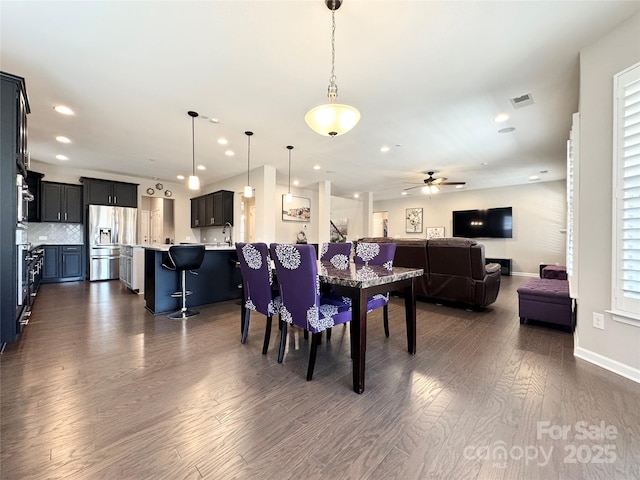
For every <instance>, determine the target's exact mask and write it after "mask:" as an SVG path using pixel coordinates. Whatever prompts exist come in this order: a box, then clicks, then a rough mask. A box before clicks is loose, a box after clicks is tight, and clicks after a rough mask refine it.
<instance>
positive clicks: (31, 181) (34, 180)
mask: <svg viewBox="0 0 640 480" xmlns="http://www.w3.org/2000/svg"><path fill="white" fill-rule="evenodd" d="M42 177H44V174H43V173H38V172H32V171H29V172H28V173H27V186H28V187H29V192H31V194H32V195H33V201H32V202H29V204H28V205H29V212H28V217H27V220H28V221H29V222H40V221H42V213H41V212H42V209H41V207H42V188H41V185H42Z"/></svg>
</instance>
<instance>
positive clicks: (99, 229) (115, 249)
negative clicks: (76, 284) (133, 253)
mask: <svg viewBox="0 0 640 480" xmlns="http://www.w3.org/2000/svg"><path fill="white" fill-rule="evenodd" d="M137 217H138V210H137V209H136V208H128V207H107V206H103V205H89V238H88V241H87V243H89V245H90V247H89V257H90V261H89V280H91V281H93V280H111V279H116V278H118V276H119V274H120V271H119V270H120V246H121V245H135V244H136V229H137Z"/></svg>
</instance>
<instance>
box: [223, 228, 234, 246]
mask: <svg viewBox="0 0 640 480" xmlns="http://www.w3.org/2000/svg"><path fill="white" fill-rule="evenodd" d="M227 225H229V236H228V237H225V239H224V241H225V242H227V244H228V245H229V246H230V247H232V246H233V240H231V233H232V231H233V226H232V225H231V224H230V223H229V222H225V224H224V226H223V227H222V233H223V234H224V233H225V231H226V229H227Z"/></svg>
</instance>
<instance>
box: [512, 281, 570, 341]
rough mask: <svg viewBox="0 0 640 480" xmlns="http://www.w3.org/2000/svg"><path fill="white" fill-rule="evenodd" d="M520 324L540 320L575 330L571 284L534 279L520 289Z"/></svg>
mask: <svg viewBox="0 0 640 480" xmlns="http://www.w3.org/2000/svg"><path fill="white" fill-rule="evenodd" d="M518 306H519V316H520V323H521V324H522V323H524V322H525V320H527V319H529V320H539V321H542V322H548V323H553V324H556V325H562V326H566V327H568V328H569V329H570V330H571V331H573V329H574V328H575V321H574V316H573V308H572V300H571V297H570V296H569V282H568V281H567V280H556V279H549V278H532V279H530V280H529V281H527V283H525V284H524V285H522V286H521V287H520V288H518Z"/></svg>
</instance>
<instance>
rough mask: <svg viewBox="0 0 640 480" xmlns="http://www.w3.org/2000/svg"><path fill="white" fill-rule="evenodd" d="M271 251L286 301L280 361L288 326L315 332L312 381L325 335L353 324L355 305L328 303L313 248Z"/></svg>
mask: <svg viewBox="0 0 640 480" xmlns="http://www.w3.org/2000/svg"><path fill="white" fill-rule="evenodd" d="M270 250H271V257H272V258H273V261H274V263H275V266H276V275H277V276H278V284H279V286H280V298H281V302H282V303H281V306H280V319H281V320H282V333H281V340H280V352H279V354H278V362H279V363H281V362H282V359H283V358H284V350H285V346H286V341H287V326H288V325H296V326H298V327H300V328H303V329H304V330H306V331H309V332H311V334H312V336H311V351H310V353H309V366H308V368H307V380H311V378H312V377H313V368H314V366H315V362H316V352H317V349H318V344H319V343H320V339H321V336H322V332H323V331H324V330H326V329H328V328H331V327H333V326H335V325H340V324H341V323H346V322H349V321H351V306H350V305H349V304H347V303H345V302H337V301H335V299H334V301H333V302H331V303H328V302H327V301H326V299H325V298H324V296H323V295H321V294H320V280H319V278H318V264H317V261H316V258H317V257H316V251H315V249H314V248H313V246H312V245H298V244H296V245H292V244H285V243H272V244H271V246H270Z"/></svg>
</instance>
